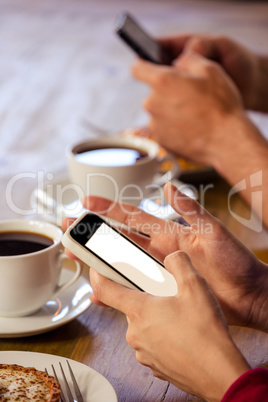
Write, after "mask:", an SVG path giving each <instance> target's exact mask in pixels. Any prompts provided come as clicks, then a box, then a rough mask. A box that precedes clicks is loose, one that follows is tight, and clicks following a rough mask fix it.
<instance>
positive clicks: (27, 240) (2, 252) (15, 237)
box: [0, 232, 54, 257]
mask: <svg viewBox="0 0 268 402" xmlns="http://www.w3.org/2000/svg"><path fill="white" fill-rule="evenodd" d="M53 243H54V241H53V240H52V239H50V238H49V237H46V236H44V235H39V234H37V233H30V232H1V233H0V256H1V257H4V256H12V255H22V254H29V253H34V252H36V251H40V250H43V249H45V248H47V247H49V246H51V245H52V244H53Z"/></svg>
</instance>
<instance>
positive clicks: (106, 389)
mask: <svg viewBox="0 0 268 402" xmlns="http://www.w3.org/2000/svg"><path fill="white" fill-rule="evenodd" d="M66 360H68V361H69V363H70V365H71V367H72V370H73V372H74V375H75V377H76V380H77V383H78V385H79V388H80V391H81V393H82V395H83V398H84V401H85V402H107V401H109V402H117V401H118V399H117V396H116V393H115V390H114V388H113V387H112V385H111V384H110V383H109V381H108V380H106V378H104V377H103V376H102V375H101V374H99V373H98V372H97V371H95V370H93V369H92V368H90V367H88V366H86V365H85V364H82V363H78V362H76V361H74V360H71V359H66V358H65V357H60V356H55V355H49V354H45V353H33V352H18V351H4V352H0V363H2V364H19V365H21V366H24V367H35V368H36V369H38V370H42V371H44V369H45V368H47V370H48V373H49V374H51V375H53V372H52V370H51V364H53V365H54V367H55V369H56V372H57V374H59V375H58V378H59V381H60V383H62V375H61V373H60V370H59V362H60V363H61V364H62V366H63V369H64V371H65V372H66V373H67V374H68V375H67V379H68V383H69V384H70V386H71V388H72V385H71V379H70V377H69V371H68V368H67V364H66Z"/></svg>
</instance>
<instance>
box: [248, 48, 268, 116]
mask: <svg viewBox="0 0 268 402" xmlns="http://www.w3.org/2000/svg"><path fill="white" fill-rule="evenodd" d="M257 65H258V67H257V71H258V75H257V77H256V83H255V88H254V91H252V93H253V94H254V96H253V97H252V102H251V104H250V105H249V108H250V109H252V110H256V111H259V112H266V113H267V112H268V58H267V57H265V56H258V57H257ZM252 89H253V88H252Z"/></svg>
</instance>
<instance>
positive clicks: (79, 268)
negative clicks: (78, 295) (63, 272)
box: [54, 253, 82, 296]
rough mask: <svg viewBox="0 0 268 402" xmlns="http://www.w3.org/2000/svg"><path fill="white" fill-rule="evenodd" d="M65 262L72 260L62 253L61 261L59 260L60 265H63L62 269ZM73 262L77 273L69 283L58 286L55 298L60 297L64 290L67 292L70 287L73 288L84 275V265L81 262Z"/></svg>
mask: <svg viewBox="0 0 268 402" xmlns="http://www.w3.org/2000/svg"><path fill="white" fill-rule="evenodd" d="M64 260H68V261H70V258H68V257H67V255H65V254H64V253H62V254H60V256H59V260H58V264H61V267H62V263H63V261H64ZM71 261H72V262H73V263H74V264H75V266H76V271H75V273H74V275H73V276H72V278H71V279H69V280H68V281H67V282H64V283H63V284H62V285H57V287H56V290H55V292H54V296H55V295H58V294H59V293H61V292H62V291H63V290H65V289H67V288H68V287H69V286H71V285H72V284H73V283H74V282H75V281H77V279H78V278H79V276H80V275H81V273H82V264H81V263H80V262H79V261H76V260H71Z"/></svg>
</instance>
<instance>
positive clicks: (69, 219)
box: [61, 218, 76, 232]
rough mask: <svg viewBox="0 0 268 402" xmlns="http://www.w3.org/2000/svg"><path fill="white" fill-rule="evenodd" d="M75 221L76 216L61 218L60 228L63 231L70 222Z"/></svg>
mask: <svg viewBox="0 0 268 402" xmlns="http://www.w3.org/2000/svg"><path fill="white" fill-rule="evenodd" d="M74 221H76V218H63V220H62V222H61V228H62V230H63V231H64V232H65V230H67V229H68V227H69V226H71V224H72V223H74Z"/></svg>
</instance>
